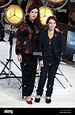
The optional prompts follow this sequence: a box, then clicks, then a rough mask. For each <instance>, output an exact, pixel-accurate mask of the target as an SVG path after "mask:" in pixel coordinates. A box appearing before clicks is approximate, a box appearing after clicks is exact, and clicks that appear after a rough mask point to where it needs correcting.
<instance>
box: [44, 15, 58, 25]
mask: <svg viewBox="0 0 75 115" xmlns="http://www.w3.org/2000/svg"><path fill="white" fill-rule="evenodd" d="M50 19H53V20H54V21H55V22H56V23H57V18H56V16H54V15H53V16H49V17H48V18H47V20H46V24H48V22H49V20H50Z"/></svg>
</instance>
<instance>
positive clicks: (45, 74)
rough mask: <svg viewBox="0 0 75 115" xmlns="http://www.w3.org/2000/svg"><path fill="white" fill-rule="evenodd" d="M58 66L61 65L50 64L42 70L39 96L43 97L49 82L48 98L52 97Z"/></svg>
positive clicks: (38, 90) (38, 89)
mask: <svg viewBox="0 0 75 115" xmlns="http://www.w3.org/2000/svg"><path fill="white" fill-rule="evenodd" d="M58 65H59V64H58V63H57V64H52V65H49V64H48V66H44V67H42V68H41V74H40V79H39V83H38V88H37V95H40V96H42V94H43V91H44V86H45V83H46V80H47V85H46V88H47V90H46V96H51V94H52V92H53V85H54V78H55V74H56V71H57V68H58Z"/></svg>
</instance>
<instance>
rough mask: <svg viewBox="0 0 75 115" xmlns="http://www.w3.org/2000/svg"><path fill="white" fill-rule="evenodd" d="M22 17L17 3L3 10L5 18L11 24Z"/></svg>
mask: <svg viewBox="0 0 75 115" xmlns="http://www.w3.org/2000/svg"><path fill="white" fill-rule="evenodd" d="M22 19H23V11H22V9H21V8H20V7H19V6H18V5H11V6H10V7H8V8H7V10H6V12H5V20H6V21H7V22H9V23H11V24H17V23H19V22H21V20H22Z"/></svg>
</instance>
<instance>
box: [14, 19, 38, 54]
mask: <svg viewBox="0 0 75 115" xmlns="http://www.w3.org/2000/svg"><path fill="white" fill-rule="evenodd" d="M38 37H39V29H38V28H37V27H36V25H35V23H32V22H31V21H30V20H29V19H28V18H26V20H25V21H23V22H22V23H20V24H19V27H18V30H17V40H16V54H18V53H20V54H32V53H33V52H35V51H37V50H38Z"/></svg>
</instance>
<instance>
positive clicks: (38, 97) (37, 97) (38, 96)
mask: <svg viewBox="0 0 75 115" xmlns="http://www.w3.org/2000/svg"><path fill="white" fill-rule="evenodd" d="M34 101H35V102H36V103H39V102H40V95H37V96H36V98H35V100H34Z"/></svg>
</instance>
